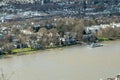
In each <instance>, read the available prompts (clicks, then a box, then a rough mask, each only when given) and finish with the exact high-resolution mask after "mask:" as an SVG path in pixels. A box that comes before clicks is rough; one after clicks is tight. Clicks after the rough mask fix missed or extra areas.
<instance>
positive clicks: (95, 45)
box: [90, 43, 103, 48]
mask: <svg viewBox="0 0 120 80" xmlns="http://www.w3.org/2000/svg"><path fill="white" fill-rule="evenodd" d="M101 46H103V44H101V43H92V44H91V45H90V47H91V48H95V47H101Z"/></svg>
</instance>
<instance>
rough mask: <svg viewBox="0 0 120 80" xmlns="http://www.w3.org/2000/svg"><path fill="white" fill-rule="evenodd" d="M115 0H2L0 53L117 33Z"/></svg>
mask: <svg viewBox="0 0 120 80" xmlns="http://www.w3.org/2000/svg"><path fill="white" fill-rule="evenodd" d="M119 14H120V1H118V0H111V1H109V0H102V1H101V0H74V1H73V0H64V1H63V0H22V1H21V0H4V1H1V2H0V54H11V53H12V54H13V53H16V52H19V51H16V50H17V49H22V50H23V51H24V49H27V50H28V51H31V50H39V49H46V48H52V47H61V46H68V45H74V44H81V43H82V42H86V43H92V42H96V41H99V40H101V38H102V39H106V40H108V39H112V40H113V39H115V38H116V37H117V38H119V37H120V36H119V35H120V15H119Z"/></svg>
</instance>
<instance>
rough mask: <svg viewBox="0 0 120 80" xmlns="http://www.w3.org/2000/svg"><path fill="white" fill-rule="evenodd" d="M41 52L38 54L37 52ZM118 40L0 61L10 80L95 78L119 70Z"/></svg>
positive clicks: (119, 45) (0, 66)
mask: <svg viewBox="0 0 120 80" xmlns="http://www.w3.org/2000/svg"><path fill="white" fill-rule="evenodd" d="M41 53H42V54H41ZM119 57H120V41H114V42H110V41H109V42H105V43H104V46H102V47H98V48H90V47H88V46H83V47H81V46H75V47H69V48H64V49H50V50H46V51H41V52H39V53H37V54H30V55H24V56H14V57H13V58H9V59H1V60H0V68H2V69H3V70H4V72H5V73H7V74H8V75H10V74H11V73H13V72H14V74H13V76H12V77H11V80H99V79H100V78H103V79H104V78H107V77H114V75H116V74H119V73H120V64H119V61H120V58H119Z"/></svg>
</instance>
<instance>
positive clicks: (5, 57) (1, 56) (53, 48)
mask: <svg viewBox="0 0 120 80" xmlns="http://www.w3.org/2000/svg"><path fill="white" fill-rule="evenodd" d="M116 41H120V39H116V40H109V41H101V42H100V43H103V44H104V43H107V44H108V43H111V42H116ZM78 46H79V47H83V46H87V44H86V43H82V44H75V45H69V46H61V47H51V48H46V49H41V50H33V51H25V52H20V53H16V54H8V55H0V59H8V58H12V57H14V56H22V55H29V54H36V53H38V52H42V51H49V50H55V49H59V50H63V49H66V48H70V47H78ZM103 46H104V45H103Z"/></svg>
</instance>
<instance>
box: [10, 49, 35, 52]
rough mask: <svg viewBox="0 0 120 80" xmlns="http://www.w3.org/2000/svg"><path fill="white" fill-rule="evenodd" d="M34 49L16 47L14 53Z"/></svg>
mask: <svg viewBox="0 0 120 80" xmlns="http://www.w3.org/2000/svg"><path fill="white" fill-rule="evenodd" d="M33 50H34V49H32V48H21V49H14V50H12V52H13V53H21V52H28V51H33Z"/></svg>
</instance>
